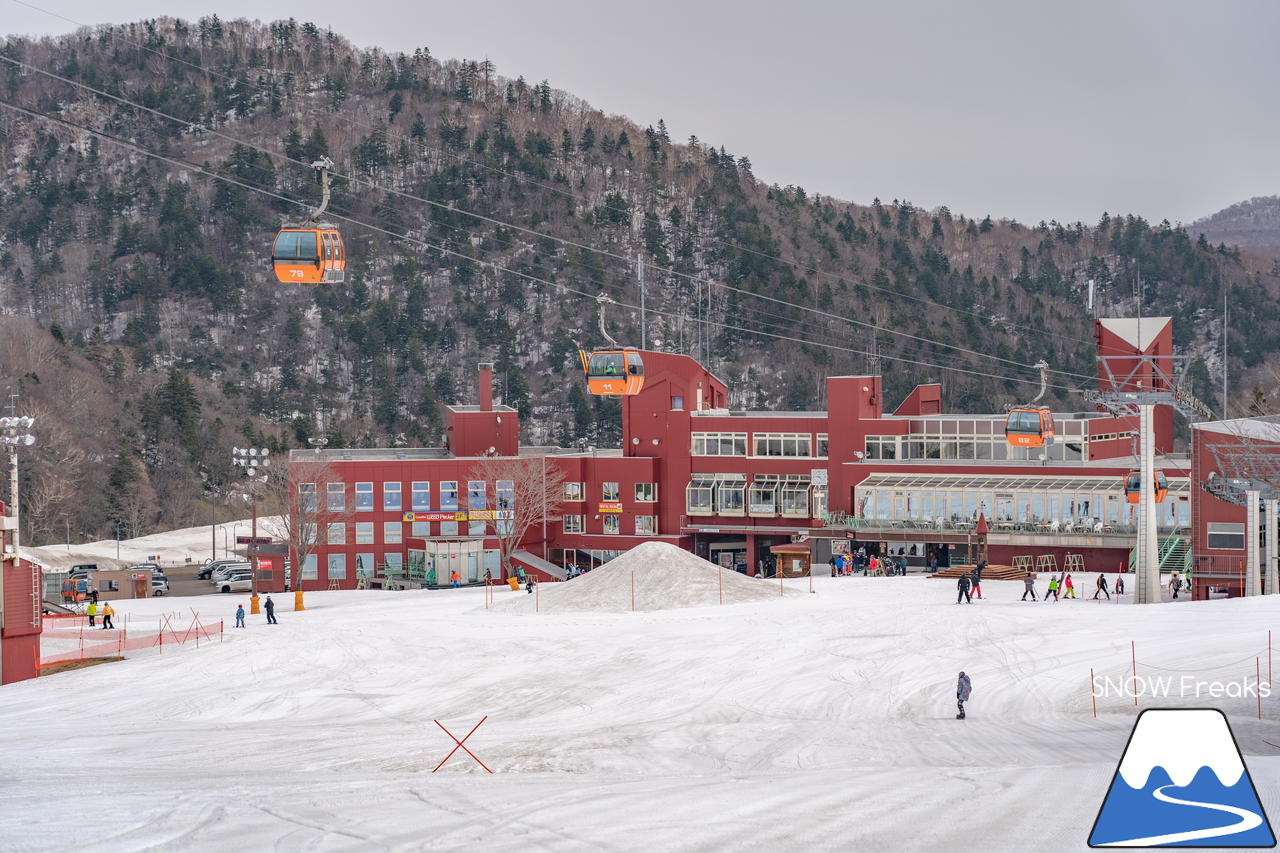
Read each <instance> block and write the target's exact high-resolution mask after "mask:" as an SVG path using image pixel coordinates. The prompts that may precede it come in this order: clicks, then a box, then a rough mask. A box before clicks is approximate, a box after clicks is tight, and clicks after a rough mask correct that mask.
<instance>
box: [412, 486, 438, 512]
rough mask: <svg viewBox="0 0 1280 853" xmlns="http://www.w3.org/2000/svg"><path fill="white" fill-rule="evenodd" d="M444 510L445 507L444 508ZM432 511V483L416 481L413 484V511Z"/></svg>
mask: <svg viewBox="0 0 1280 853" xmlns="http://www.w3.org/2000/svg"><path fill="white" fill-rule="evenodd" d="M442 508H443V507H442ZM430 509H431V483H430V482H424V481H421V480H419V481H415V482H414V484H413V511H414V512H428V511H430Z"/></svg>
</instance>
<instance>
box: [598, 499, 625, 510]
mask: <svg viewBox="0 0 1280 853" xmlns="http://www.w3.org/2000/svg"><path fill="white" fill-rule="evenodd" d="M600 512H622V502H621V501H603V502H602V503H601V504H600Z"/></svg>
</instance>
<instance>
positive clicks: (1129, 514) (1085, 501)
mask: <svg viewBox="0 0 1280 853" xmlns="http://www.w3.org/2000/svg"><path fill="white" fill-rule="evenodd" d="M980 514H981V515H983V516H985V517H986V519H987V521H988V522H990V523H992V524H999V523H1008V524H1026V523H1035V524H1042V523H1045V524H1047V523H1051V522H1054V521H1057V522H1059V523H1066V522H1075V523H1091V524H1096V523H1097V522H1102V523H1103V524H1125V525H1133V524H1137V523H1138V522H1137V514H1138V507H1137V506H1135V505H1134V504H1131V503H1129V502H1128V501H1126V500H1125V499H1124V495H1123V494H1118V493H1108V494H1091V493H1077V492H1074V491H1067V490H1061V491H1056V490H1048V491H1044V492H988V491H931V490H923V491H916V490H911V489H907V490H903V489H858V492H857V503H856V505H855V506H854V515H855V516H857V517H858V518H874V519H880V520H882V521H902V520H911V521H915V520H922V519H927V520H930V521H932V520H934V519H937V518H942V519H949V520H952V521H977V519H978V516H979V515H980ZM1156 521H1157V523H1158V524H1159V525H1161V526H1164V527H1175V526H1177V527H1185V526H1187V525H1189V524H1190V523H1191V503H1190V501H1188V500H1187V499H1185V498H1179V499H1177V500H1174V499H1170V500H1166V501H1165V502H1164V503H1161V504H1157V505H1156ZM1210 547H1213V546H1210Z"/></svg>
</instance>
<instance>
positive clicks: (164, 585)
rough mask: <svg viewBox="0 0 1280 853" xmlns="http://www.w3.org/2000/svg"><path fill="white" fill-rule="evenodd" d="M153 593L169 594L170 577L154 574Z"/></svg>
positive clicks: (152, 580)
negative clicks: (159, 576) (160, 576)
mask: <svg viewBox="0 0 1280 853" xmlns="http://www.w3.org/2000/svg"><path fill="white" fill-rule="evenodd" d="M151 594H152V595H168V594H169V581H168V579H167V578H158V577H154V576H152V578H151Z"/></svg>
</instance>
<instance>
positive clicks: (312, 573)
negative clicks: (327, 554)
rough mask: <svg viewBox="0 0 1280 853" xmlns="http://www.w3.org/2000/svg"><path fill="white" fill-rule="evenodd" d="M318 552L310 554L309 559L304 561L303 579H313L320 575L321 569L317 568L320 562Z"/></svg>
mask: <svg viewBox="0 0 1280 853" xmlns="http://www.w3.org/2000/svg"><path fill="white" fill-rule="evenodd" d="M319 562H320V561H319V560H318V559H317V555H316V554H308V555H307V559H305V560H303V561H302V578H301V579H302V580H304V581H313V580H317V579H318V578H319V577H320V570H319V568H317V566H318V564H319Z"/></svg>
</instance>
